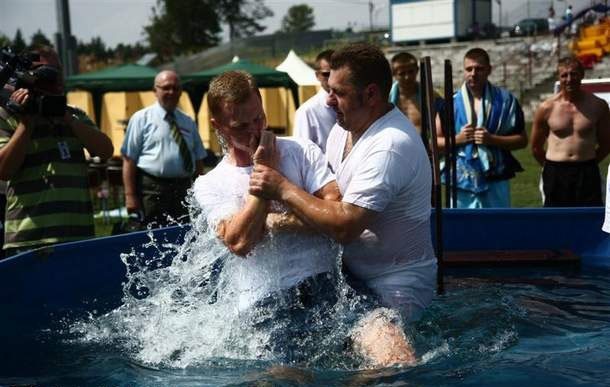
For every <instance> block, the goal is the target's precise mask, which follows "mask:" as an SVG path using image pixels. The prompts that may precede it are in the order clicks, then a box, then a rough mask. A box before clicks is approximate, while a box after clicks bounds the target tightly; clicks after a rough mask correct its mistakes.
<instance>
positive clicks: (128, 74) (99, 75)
mask: <svg viewBox="0 0 610 387" xmlns="http://www.w3.org/2000/svg"><path fill="white" fill-rule="evenodd" d="M157 73H158V70H157V69H155V68H153V67H149V66H142V65H137V64H126V65H121V66H115V67H110V68H106V69H103V70H100V71H94V72H90V73H83V74H78V75H72V76H70V77H68V79H67V80H66V90H68V91H71V90H86V91H89V92H90V93H91V96H92V98H93V109H94V110H95V116H96V117H100V116H101V115H100V114H101V110H102V96H103V95H104V93H107V92H110V91H146V90H152V89H153V84H154V81H155V76H156V75H157Z"/></svg>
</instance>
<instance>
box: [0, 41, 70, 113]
mask: <svg viewBox="0 0 610 387" xmlns="http://www.w3.org/2000/svg"><path fill="white" fill-rule="evenodd" d="M37 60H39V56H38V55H37V54H33V53H24V54H16V53H14V52H12V51H11V50H10V49H9V48H3V49H0V87H1V88H2V92H1V95H0V106H3V107H4V108H6V109H7V110H8V111H9V112H11V113H13V114H39V115H42V116H45V117H63V115H64V114H65V113H66V96H65V95H58V94H53V93H51V92H49V91H48V89H49V88H51V87H53V86H54V85H57V83H58V82H60V81H61V74H60V70H59V69H58V68H56V67H54V66H48V65H42V66H38V67H34V66H33V62H35V61H37ZM6 86H9V87H8V88H7V87H6ZM17 89H28V90H29V92H30V99H29V101H28V102H27V103H26V104H25V105H19V104H17V103H15V102H14V101H11V100H10V95H11V93H12V92H13V91H14V90H17Z"/></svg>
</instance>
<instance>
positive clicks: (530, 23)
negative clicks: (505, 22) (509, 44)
mask: <svg viewBox="0 0 610 387" xmlns="http://www.w3.org/2000/svg"><path fill="white" fill-rule="evenodd" d="M548 31H549V21H548V20H547V19H542V18H539V19H523V20H521V21H520V22H519V23H517V24H515V25H514V26H513V28H512V29H511V31H510V35H511V36H532V35H539V34H546V33H547V32H548Z"/></svg>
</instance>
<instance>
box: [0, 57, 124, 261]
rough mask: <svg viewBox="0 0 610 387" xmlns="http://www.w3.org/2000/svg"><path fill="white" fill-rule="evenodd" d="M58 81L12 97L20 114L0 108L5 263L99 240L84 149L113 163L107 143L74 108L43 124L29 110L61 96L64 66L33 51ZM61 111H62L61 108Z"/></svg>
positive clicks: (38, 65)
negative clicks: (70, 243) (55, 247)
mask: <svg viewBox="0 0 610 387" xmlns="http://www.w3.org/2000/svg"><path fill="white" fill-rule="evenodd" d="M35 53H37V54H38V55H39V56H40V59H39V61H37V62H34V63H33V64H32V70H33V71H36V69H37V68H41V67H43V66H47V67H46V68H47V69H49V68H50V69H52V70H57V71H56V74H57V76H56V77H55V79H51V80H49V79H44V80H43V79H39V80H37V81H36V82H35V83H34V85H33V86H32V87H30V88H28V89H24V88H20V89H17V90H15V91H14V92H13V93H12V95H11V97H10V101H11V102H12V106H17V107H19V109H7V108H5V107H0V180H7V181H8V189H7V193H6V200H7V204H6V222H5V243H4V250H5V256H7V257H8V256H11V255H14V254H16V253H19V252H22V251H26V250H30V249H33V248H37V247H42V246H46V245H51V244H56V243H61V242H67V241H73V240H78V239H86V238H90V237H92V236H93V235H94V228H93V209H92V205H91V197H90V193H89V186H88V178H87V162H86V160H85V154H84V152H83V148H84V149H87V151H88V152H89V153H90V154H91V155H92V156H98V157H100V158H101V159H107V158H109V157H111V156H112V153H113V146H112V142H111V141H110V139H109V138H108V137H107V136H106V135H105V134H103V133H102V132H100V131H99V129H98V128H97V127H96V126H95V124H94V123H93V122H92V121H91V120H90V119H89V118H88V117H87V115H86V114H85V113H84V112H83V111H81V110H80V109H77V108H75V107H72V106H67V107H66V110H65V114H63V115H58V116H46V115H43V114H41V111H39V110H40V109H36V108H32V105H35V104H33V103H32V102H34V100H35V99H36V98H37V96H38V97H40V96H58V95H59V96H61V95H63V94H64V84H63V78H62V76H61V65H60V63H59V57H58V55H57V53H56V52H55V51H54V50H53V49H52V48H50V47H40V48H38V49H36V50H35ZM62 108H63V107H62Z"/></svg>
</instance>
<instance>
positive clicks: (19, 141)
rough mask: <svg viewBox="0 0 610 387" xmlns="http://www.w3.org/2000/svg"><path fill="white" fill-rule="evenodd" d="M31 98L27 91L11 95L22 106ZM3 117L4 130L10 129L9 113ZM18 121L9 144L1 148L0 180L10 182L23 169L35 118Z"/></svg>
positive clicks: (19, 119) (1, 119) (24, 117)
mask: <svg viewBox="0 0 610 387" xmlns="http://www.w3.org/2000/svg"><path fill="white" fill-rule="evenodd" d="M29 98H30V97H29V92H28V91H27V90H26V89H18V90H16V91H15V92H13V94H12V95H11V100H12V101H14V102H16V103H18V104H20V105H23V104H25V103H27V101H28V99H29ZM2 115H3V116H2V117H0V122H1V123H2V126H3V127H4V128H3V129H9V128H10V126H11V124H9V122H8V120H9V116H8V112H6V111H3V112H2ZM16 119H17V120H18V124H17V127H16V128H15V131H14V132H13V134H12V135H11V137H10V139H9V140H8V142H7V143H6V144H5V145H4V146H3V147H2V148H0V180H10V179H11V178H12V177H13V176H14V175H15V173H17V171H18V170H19V169H20V168H21V165H22V164H23V160H25V154H26V151H27V146H28V143H29V141H30V138H31V135H32V127H33V125H32V119H33V117H30V116H25V115H24V116H22V117H19V118H16ZM6 135H8V133H6Z"/></svg>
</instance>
